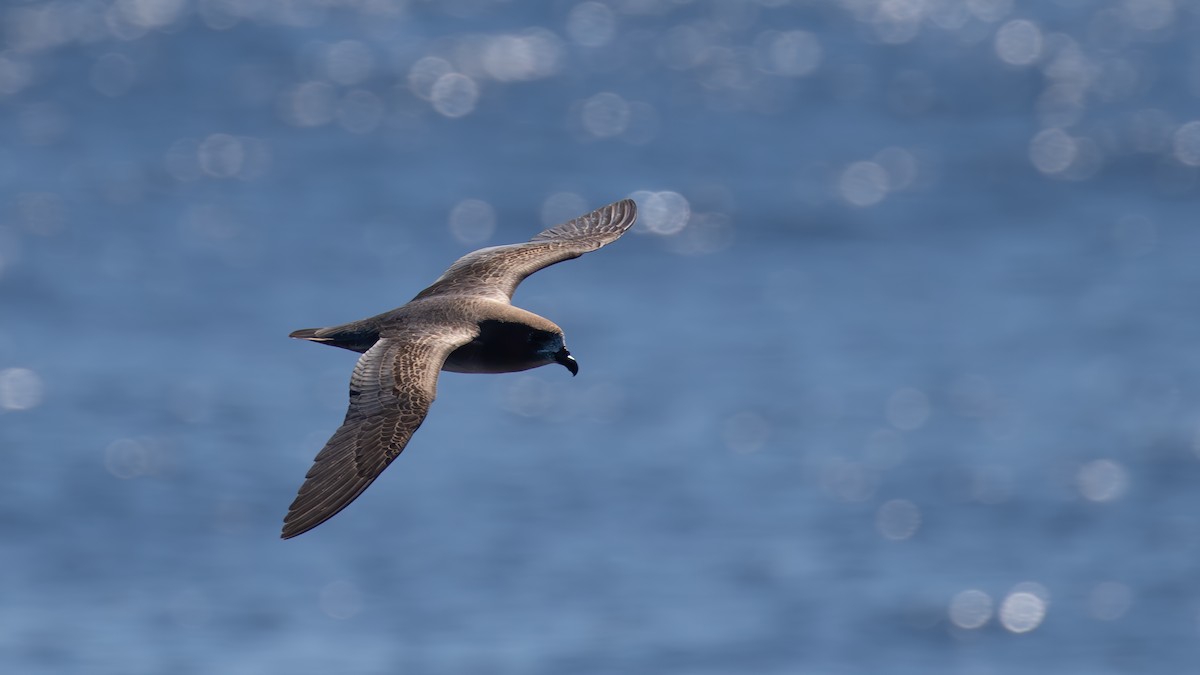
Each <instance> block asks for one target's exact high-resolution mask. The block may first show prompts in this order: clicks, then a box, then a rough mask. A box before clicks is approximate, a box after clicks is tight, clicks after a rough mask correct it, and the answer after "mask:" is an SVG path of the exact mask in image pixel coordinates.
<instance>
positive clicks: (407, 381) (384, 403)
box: [283, 200, 637, 539]
mask: <svg viewBox="0 0 1200 675" xmlns="http://www.w3.org/2000/svg"><path fill="white" fill-rule="evenodd" d="M636 217H637V209H636V207H635V206H634V204H633V202H632V201H630V200H624V201H620V202H616V203H615V204H610V205H608V206H606V207H604V208H602V209H598V210H596V211H593V212H592V213H590V214H588V215H586V216H581V217H579V218H576V219H574V220H571V221H569V222H566V223H563V224H562V225H559V226H557V227H554V228H551V229H548V230H546V231H544V232H542V233H541V234H539V235H537V236H536V237H534V238H533V239H532V240H530V241H528V242H525V243H522V244H510V245H507V246H495V247H491V248H485V249H480V250H478V251H475V252H473V253H469V254H467V255H465V256H463V257H462V258H460V259H459V260H458V261H456V262H455V263H454V264H453V265H451V266H450V269H448V270H446V273H445V274H443V275H442V276H441V277H440V278H438V280H437V281H435V282H434V283H433V284H432V285H431V286H429V288H426V289H425V290H423V291H421V292H420V293H419V294H418V295H417V296H416V297H415V298H413V300H412V301H411V302H409V303H408V304H406V305H404V306H402V307H399V308H397V309H393V310H391V311H389V312H385V313H383V314H379V315H377V316H373V317H370V318H367V319H362V320H360V321H354V322H351V323H347V324H342V325H339V326H331V327H328V328H306V329H303V330H298V331H295V332H293V333H292V334H291V337H294V338H300V339H304V340H311V341H313V342H320V343H323V344H328V345H332V346H335V347H341V348H343V349H349V350H351V351H355V352H359V353H361V354H362V357H360V358H359V360H358V364H357V365H356V366H355V368H354V373H353V375H352V376H351V378H350V407H349V409H348V410H347V411H346V419H345V421H344V422H343V423H342V426H341V427H340V428H339V429H338V430H337V431H336V432H335V433H334V435H333V437H332V438H330V439H329V442H328V443H326V444H325V447H324V448H323V449H322V450H321V451H320V452H319V453H318V454H317V457H316V460H315V461H314V463H313V467H312V469H310V470H309V472H308V475H307V476H306V477H305V482H304V484H303V485H302V486H301V487H300V492H299V494H298V495H297V496H296V500H295V501H294V502H293V503H292V505H291V507H290V508H289V509H288V514H287V517H286V518H285V519H284V527H283V538H285V539H287V538H290V537H294V536H296V535H298V534H302V533H304V532H307V531H308V530H311V529H312V528H314V527H316V526H317V525H320V524H321V523H323V522H325V521H326V520H328V519H329V518H331V517H332V516H333V515H335V514H336V513H337V512H338V511H341V510H342V509H343V508H345V507H346V506H347V505H348V504H350V502H352V501H354V499H355V498H356V497H358V495H360V494H362V491H363V490H365V489H366V488H367V486H369V485H370V484H371V483H372V482H373V481H374V480H375V478H377V477H378V476H379V474H380V473H381V472H382V471H383V470H384V469H385V468H387V466H388V464H390V463H391V462H392V460H394V459H395V458H396V457H397V456H399V454H400V453H401V452H402V451H403V450H404V447H405V445H406V444H407V443H408V441H409V439H410V438H411V437H412V434H413V432H415V431H416V430H417V427H419V426H420V425H421V422H422V421H423V420H424V419H425V415H426V414H427V413H428V411H429V406H430V404H431V403H432V402H433V399H434V397H435V396H436V394H437V377H438V372H439V371H440V370H449V371H453V372H460V373H509V372H517V371H522V370H529V369H530V368H537V367H539V366H543V365H547V364H551V363H558V364H560V365H563V366H565V367H566V368H567V369H568V370H570V371H571V374H572V375H574V374H575V373H577V372H578V365H577V364H576V362H575V359H574V358H573V357H572V356H571V354H570V352H568V351H567V349H566V346H565V344H564V339H563V333H562V329H561V328H559V327H558V326H557V325H555V324H554V322H552V321H550V320H549V319H545V318H543V317H540V316H538V315H537V314H534V313H533V312H529V311H526V310H524V309H521V308H519V307H514V306H513V305H512V304H510V299H511V297H512V293H513V291H514V290H515V289H516V287H517V285H518V284H519V283H520V282H521V281H522V280H523V279H525V277H527V276H529V275H530V274H533V273H534V272H536V271H538V270H540V269H543V268H545V267H548V266H550V265H553V264H555V263H558V262H562V261H563V260H569V259H571V258H577V257H579V256H580V255H583V254H584V253H586V252H588V251H592V250H595V249H597V248H600V247H601V246H604V245H605V244H608V243H610V242H612V241H614V240H616V239H617V238H618V237H620V236H621V235H622V234H624V233H625V231H626V230H628V229H629V227H630V226H631V225H633V222H634V220H635V219H636Z"/></svg>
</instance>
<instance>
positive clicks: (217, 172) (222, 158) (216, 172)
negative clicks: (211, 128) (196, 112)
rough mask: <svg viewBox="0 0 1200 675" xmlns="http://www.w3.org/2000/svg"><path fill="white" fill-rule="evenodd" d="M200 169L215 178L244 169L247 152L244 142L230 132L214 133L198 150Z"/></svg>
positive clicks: (227, 176)
mask: <svg viewBox="0 0 1200 675" xmlns="http://www.w3.org/2000/svg"><path fill="white" fill-rule="evenodd" d="M196 157H197V160H198V161H199V163H200V169H201V170H202V171H204V173H206V174H208V175H210V176H213V177H214V178H230V177H233V176H236V175H237V174H238V172H239V171H241V170H242V161H243V160H244V159H245V157H246V153H245V151H244V150H243V148H242V143H241V141H239V140H238V139H237V138H235V137H233V136H230V135H229V134H213V135H211V136H209V137H208V138H206V139H204V140H203V141H202V142H201V143H200V146H199V147H198V148H197V150H196Z"/></svg>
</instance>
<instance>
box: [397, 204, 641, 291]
mask: <svg viewBox="0 0 1200 675" xmlns="http://www.w3.org/2000/svg"><path fill="white" fill-rule="evenodd" d="M635 220H637V205H636V204H634V203H633V200H632V199H623V200H621V201H619V202H614V203H612V204H609V205H608V206H605V207H602V208H599V209H596V210H595V211H592V212H591V213H588V214H586V215H582V216H579V217H578V218H575V219H573V220H568V221H567V222H565V223H562V224H560V225H556V226H554V227H552V228H550V229H548V230H543V231H542V232H541V233H539V234H538V235H537V236H536V237H534V238H533V239H530V240H529V241H527V242H525V243H522V244H508V245H506V246H492V247H490V248H482V249H479V250H478V251H474V252H472V253H468V254H467V255H465V256H463V257H461V258H459V259H458V260H457V261H455V263H454V264H453V265H451V266H450V269H448V270H446V272H445V273H444V274H442V276H441V277H439V278H438V279H437V281H434V282H433V284H432V285H431V286H430V287H429V288H426V289H425V290H423V291H421V292H420V293H419V294H417V297H416V298H414V299H416V300H420V299H422V298H428V297H432V296H435V295H473V296H482V297H487V298H491V299H493V300H499V301H500V302H505V303H507V302H509V301H510V300H511V299H512V294H513V291H515V290H516V289H517V285H518V284H520V283H521V282H522V281H524V280H525V277H528V276H529V275H530V274H533V273H534V272H536V271H538V270H540V269H545V268H547V267H549V266H551V265H553V264H555V263H560V262H562V261H564V260H570V259H572V258H578V257H579V256H581V255H583V254H584V253H588V252H589V251H595V250H596V249H598V248H600V247H601V246H604V245H606V244H611V243H612V242H614V241H616V240H617V239H618V238H619V237H620V236H621V235H622V234H625V232H626V230H628V229H629V228H630V227H631V226H632V225H633V222H634V221H635Z"/></svg>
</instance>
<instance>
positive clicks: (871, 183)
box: [838, 162, 888, 207]
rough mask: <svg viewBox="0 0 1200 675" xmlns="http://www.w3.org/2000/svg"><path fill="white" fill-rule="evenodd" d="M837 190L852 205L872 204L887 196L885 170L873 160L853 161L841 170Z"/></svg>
mask: <svg viewBox="0 0 1200 675" xmlns="http://www.w3.org/2000/svg"><path fill="white" fill-rule="evenodd" d="M838 192H839V194H841V195H842V199H845V200H846V201H847V202H849V203H850V204H852V205H854V206H859V207H865V206H874V205H875V204H878V203H879V202H880V201H882V200H883V198H884V197H885V196H887V192H888V174H887V171H886V170H884V168H883V167H882V166H880V165H879V164H877V163H875V162H855V163H853V164H851V165H850V166H848V167H846V170H845V171H843V172H842V175H841V177H840V178H839V180H838Z"/></svg>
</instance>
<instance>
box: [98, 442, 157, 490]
mask: <svg viewBox="0 0 1200 675" xmlns="http://www.w3.org/2000/svg"><path fill="white" fill-rule="evenodd" d="M154 453H155V449H154V448H152V447H151V446H150V445H149V444H148V443H145V442H142V441H140V440H137V439H133V438H119V439H117V440H115V441H113V442H112V443H109V444H108V447H107V448H105V449H104V468H105V469H107V470H108V472H109V473H110V474H112V475H113V476H114V477H116V478H120V479H121V480H129V479H131V478H140V477H142V476H146V475H149V474H151V473H153V472H154V469H155V467H156V464H157V462H156V461H155V457H154Z"/></svg>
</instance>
